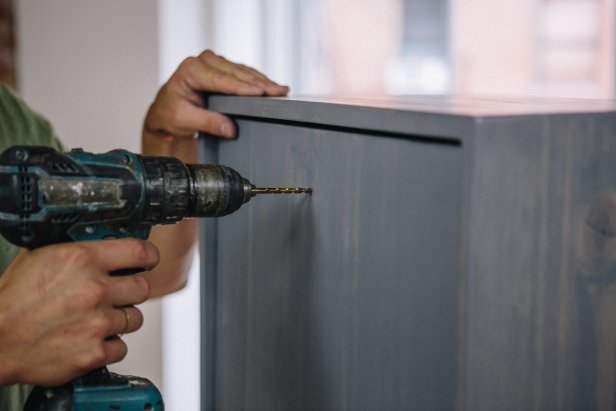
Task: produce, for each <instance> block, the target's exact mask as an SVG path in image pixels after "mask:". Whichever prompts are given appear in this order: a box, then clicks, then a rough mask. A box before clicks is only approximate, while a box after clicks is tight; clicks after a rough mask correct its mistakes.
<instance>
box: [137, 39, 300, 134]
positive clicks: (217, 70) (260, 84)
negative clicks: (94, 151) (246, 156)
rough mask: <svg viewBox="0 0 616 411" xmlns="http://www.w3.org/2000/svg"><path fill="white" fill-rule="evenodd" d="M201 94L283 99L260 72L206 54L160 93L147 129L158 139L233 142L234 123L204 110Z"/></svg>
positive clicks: (188, 64) (284, 89)
mask: <svg viewBox="0 0 616 411" xmlns="http://www.w3.org/2000/svg"><path fill="white" fill-rule="evenodd" d="M202 92H213V93H223V94H234V95H239V96H283V95H286V94H287V93H288V92H289V88H288V87H285V86H280V85H278V84H276V83H274V82H273V81H271V80H270V79H268V78H267V77H266V76H264V75H263V74H261V73H259V72H258V71H256V70H254V69H252V68H250V67H247V66H244V65H242V64H236V63H232V62H230V61H228V60H227V59H225V58H224V57H222V56H218V55H216V54H214V53H213V52H212V51H210V50H206V51H204V52H203V53H201V54H200V55H199V56H198V57H189V58H187V59H186V60H184V61H183V62H182V64H180V66H179V67H178V69H177V70H176V72H175V73H174V74H173V75H172V76H171V78H170V79H169V81H168V82H167V83H166V84H165V85H164V86H163V87H162V88H161V89H160V91H159V93H158V95H157V96H156V100H155V101H154V103H153V104H152V106H151V107H150V109H149V111H148V114H147V116H146V119H145V123H144V129H145V130H146V131H147V132H150V133H153V134H157V135H158V136H159V137H167V138H169V137H176V138H191V137H192V136H193V134H194V133H195V132H196V131H202V132H206V133H209V134H213V135H217V136H221V137H227V138H231V137H234V136H235V132H236V131H235V128H234V126H233V123H232V122H231V121H230V120H229V119H228V118H227V117H226V116H224V115H222V114H220V113H215V112H212V111H209V110H206V109H204V108H203V98H202V95H201V93H202Z"/></svg>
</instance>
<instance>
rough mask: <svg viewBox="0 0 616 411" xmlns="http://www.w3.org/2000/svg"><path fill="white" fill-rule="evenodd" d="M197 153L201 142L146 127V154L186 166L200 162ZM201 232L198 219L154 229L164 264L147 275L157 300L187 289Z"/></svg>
mask: <svg viewBox="0 0 616 411" xmlns="http://www.w3.org/2000/svg"><path fill="white" fill-rule="evenodd" d="M197 151H198V143H197V140H194V139H179V138H173V137H166V136H164V135H159V134H157V133H156V132H153V131H151V130H148V129H147V128H145V127H144V131H143V138H142V152H143V154H148V155H155V156H170V157H176V158H178V159H180V160H182V161H183V162H185V163H196V162H197V157H198V156H197ZM197 232H198V223H197V221H196V220H183V221H181V222H179V223H177V224H170V225H162V226H156V227H154V228H153V229H152V233H151V235H150V241H152V242H153V243H154V244H155V245H156V247H157V248H158V250H159V251H160V256H161V259H160V264H159V265H158V266H157V267H156V268H155V269H154V270H152V271H149V272H147V273H144V276H145V277H146V278H147V279H148V280H149V282H150V286H151V290H152V296H153V297H159V296H162V295H165V294H169V293H172V292H174V291H177V290H180V289H182V288H183V287H184V285H185V284H186V281H187V278H188V270H189V269H190V266H191V263H192V260H193V256H194V252H195V248H196V242H197Z"/></svg>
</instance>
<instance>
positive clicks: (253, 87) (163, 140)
mask: <svg viewBox="0 0 616 411" xmlns="http://www.w3.org/2000/svg"><path fill="white" fill-rule="evenodd" d="M208 92H209V93H224V94H235V95H241V96H284V95H286V94H287V93H288V92H289V88H288V87H285V86H280V85H278V84H276V83H274V82H273V81H271V80H270V79H268V78H267V77H266V76H264V75H263V74H261V73H259V72H258V71H256V70H254V69H252V68H250V67H246V66H244V65H242V64H236V63H232V62H230V61H228V60H227V59H225V58H224V57H221V56H218V55H216V54H214V53H213V52H211V51H209V50H206V51H204V52H203V53H201V54H200V55H199V56H198V57H189V58H187V59H186V60H184V61H183V62H182V64H180V66H179V67H178V69H177V70H176V71H175V73H174V74H173V75H172V76H171V78H170V79H169V81H167V83H165V85H163V87H162V88H161V89H160V91H159V92H158V94H157V96H156V100H155V101H154V103H152V105H151V106H150V109H149V110H148V113H147V115H146V118H145V121H144V125H143V141H142V145H143V153H144V154H150V155H157V156H172V157H177V158H179V159H180V160H182V161H183V162H185V163H196V162H197V152H198V147H197V140H195V139H194V135H195V132H197V131H200V132H205V133H208V134H211V135H216V136H220V137H227V138H232V137H234V136H235V135H236V133H237V131H236V130H235V126H234V125H233V122H231V120H230V119H229V118H228V117H227V116H225V115H223V114H220V113H215V112H213V111H210V110H206V109H205V108H204V107H203V103H204V102H203V93H208ZM196 239H197V222H196V220H190V219H189V220H184V221H182V222H180V223H178V224H173V225H168V226H159V227H154V228H153V229H152V234H151V236H150V240H151V241H152V242H153V243H154V244H156V245H157V247H158V249H159V250H160V251H161V263H160V265H159V266H158V267H156V269H155V270H154V271H152V272H149V273H147V274H146V277H147V278H148V280H149V281H150V284H151V286H152V296H160V295H164V294H168V293H170V292H173V291H176V290H179V289H181V288H182V287H183V286H184V285H185V284H186V281H187V271H188V269H189V268H190V264H191V263H192V255H193V253H194V245H195V242H196Z"/></svg>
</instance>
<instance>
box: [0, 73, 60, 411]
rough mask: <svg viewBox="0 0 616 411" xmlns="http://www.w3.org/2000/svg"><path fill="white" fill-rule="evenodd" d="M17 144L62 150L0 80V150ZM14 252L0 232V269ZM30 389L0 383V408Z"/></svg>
mask: <svg viewBox="0 0 616 411" xmlns="http://www.w3.org/2000/svg"><path fill="white" fill-rule="evenodd" d="M18 144H23V145H37V146H49V147H53V148H55V149H57V150H62V145H61V144H60V141H59V140H58V139H57V138H56V136H55V134H54V131H53V128H52V127H51V124H50V123H49V121H47V120H45V119H44V118H43V117H41V116H40V115H38V114H37V113H35V112H34V111H32V110H31V109H30V108H29V107H28V106H27V105H26V103H24V102H23V100H21V99H20V98H18V97H17V96H15V95H14V94H13V93H12V92H11V91H10V90H9V88H8V87H6V86H5V85H3V84H0V152H2V151H4V150H5V149H7V148H8V147H11V146H14V145H18ZM16 253H17V247H15V246H14V245H12V244H10V243H9V242H7V241H6V240H5V239H4V238H3V237H2V236H0V273H3V272H4V270H6V267H7V266H8V265H9V264H10V262H11V260H13V258H14V257H15V254H16ZM1 366H2V365H1V364H0V367H1ZM30 389H31V387H29V386H26V385H13V386H8V387H0V411H21V410H22V409H23V404H24V402H25V401H26V398H27V396H28V394H29V393H30Z"/></svg>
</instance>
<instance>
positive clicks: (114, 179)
mask: <svg viewBox="0 0 616 411" xmlns="http://www.w3.org/2000/svg"><path fill="white" fill-rule="evenodd" d="M253 188H254V186H252V185H251V184H250V183H249V182H248V180H246V179H244V178H242V177H241V176H240V175H239V173H237V172H236V171H235V170H233V169H231V168H229V167H225V166H219V165H190V164H184V163H182V162H181V161H180V160H178V159H175V158H171V157H151V156H141V155H137V154H134V153H131V152H128V151H125V150H115V151H111V152H108V153H104V154H92V153H87V152H83V151H81V150H74V151H72V152H70V153H59V152H57V151H55V150H53V149H51V148H46V147H35V146H15V147H11V148H9V149H8V150H6V151H5V152H4V153H2V154H1V155H0V233H1V234H2V235H3V236H4V237H5V238H6V239H7V240H8V241H10V242H12V243H13V244H16V245H18V246H21V247H27V248H30V249H32V248H37V247H41V246H44V245H48V244H54V243H60V242H70V241H84V240H100V239H106V238H122V237H137V238H141V239H146V238H147V237H148V235H149V232H150V229H151V227H152V226H153V225H156V224H172V223H175V222H178V221H180V220H182V219H184V218H188V217H217V216H223V215H226V214H230V213H232V212H234V211H236V210H237V209H239V208H240V207H241V205H242V204H244V203H246V202H247V201H248V200H249V199H250V198H251V197H252V196H253V195H254V194H255V193H252V191H251V190H252V189H253ZM111 274H112V275H113V274H114V273H111ZM115 274H118V273H115ZM124 274H126V273H124ZM110 409H121V410H127V411H143V410H146V411H162V410H163V409H164V405H163V402H162V398H161V395H160V393H159V391H158V390H157V389H156V387H155V386H154V385H153V384H152V383H150V382H149V381H148V380H146V379H144V378H139V377H131V376H121V375H117V374H113V373H109V372H108V371H107V369H106V368H105V367H103V368H101V369H98V370H94V371H91V372H90V373H88V374H86V375H85V376H83V377H81V378H78V379H76V380H74V381H72V382H71V383H69V384H67V385H65V386H62V387H57V388H52V389H48V388H42V387H36V388H35V389H34V391H33V393H32V394H31V396H30V398H29V399H28V402H27V403H26V406H25V410H26V411H31V410H32V411H34V410H36V411H42V410H48V411H82V410H83V411H85V410H89V411H97V410H110Z"/></svg>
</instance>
